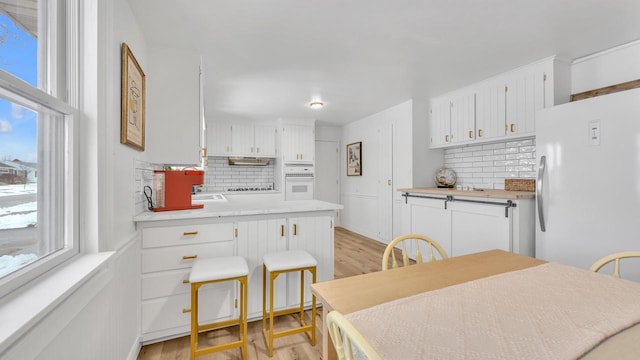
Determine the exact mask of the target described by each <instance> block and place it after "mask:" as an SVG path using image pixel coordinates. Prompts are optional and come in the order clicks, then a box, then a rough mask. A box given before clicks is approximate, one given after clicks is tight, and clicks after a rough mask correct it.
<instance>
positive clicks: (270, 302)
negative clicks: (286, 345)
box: [269, 272, 279, 357]
mask: <svg viewBox="0 0 640 360" xmlns="http://www.w3.org/2000/svg"><path fill="white" fill-rule="evenodd" d="M278 274H279V273H278V272H275V273H269V279H270V281H269V357H271V356H273V297H274V291H273V285H274V282H275V279H276V277H277V276H278Z"/></svg>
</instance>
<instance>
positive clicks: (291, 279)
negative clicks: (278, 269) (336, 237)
mask: <svg viewBox="0 0 640 360" xmlns="http://www.w3.org/2000/svg"><path fill="white" fill-rule="evenodd" d="M289 249H290V250H306V251H307V252H308V253H309V254H311V256H313V257H314V258H315V259H316V260H317V261H318V266H317V267H316V282H320V281H326V280H331V279H333V267H334V264H333V217H332V216H316V217H291V218H289ZM304 281H305V293H304V299H305V304H307V305H311V290H310V289H309V284H311V274H310V273H309V272H308V271H305V280H304ZM287 282H288V286H287V299H288V300H287V304H288V306H296V305H298V304H300V274H299V273H290V274H288V275H287ZM318 303H319V301H318Z"/></svg>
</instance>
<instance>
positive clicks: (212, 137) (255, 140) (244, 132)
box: [207, 121, 277, 157]
mask: <svg viewBox="0 0 640 360" xmlns="http://www.w3.org/2000/svg"><path fill="white" fill-rule="evenodd" d="M276 129H277V128H276V126H275V125H268V124H258V123H255V124H254V123H241V122H237V123H228V122H224V121H215V122H212V123H209V124H208V125H207V141H208V145H209V146H208V147H209V155H210V156H251V157H275V156H276Z"/></svg>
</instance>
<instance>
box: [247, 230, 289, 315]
mask: <svg viewBox="0 0 640 360" xmlns="http://www.w3.org/2000/svg"><path fill="white" fill-rule="evenodd" d="M237 229H238V241H237V244H238V255H239V256H242V257H244V258H245V259H246V260H247V265H249V291H248V304H247V307H248V310H247V314H248V316H249V318H255V317H261V316H262V257H263V256H264V254H266V253H268V252H278V251H285V250H287V233H286V220H285V219H284V218H282V219H269V220H254V221H239V222H238V224H237ZM256 239H260V240H259V241H256ZM250 244H253V245H250ZM267 279H268V278H267ZM268 284H269V282H268V280H267V286H269V285H268ZM275 290H276V291H275V293H274V294H275V298H274V309H282V308H284V307H285V306H286V300H287V299H286V293H287V279H286V276H279V277H278V278H277V279H276V282H275ZM268 301H269V300H268V299H267V306H268Z"/></svg>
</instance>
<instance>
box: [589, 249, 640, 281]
mask: <svg viewBox="0 0 640 360" xmlns="http://www.w3.org/2000/svg"><path fill="white" fill-rule="evenodd" d="M626 258H640V251H622V252H617V253H613V254H611V255H607V256H605V257H603V258H601V259H599V260H597V261H596V262H594V263H593V265H591V267H590V268H589V270H591V271H593V272H597V271H598V270H600V269H601V268H602V267H604V266H605V265H607V264H608V263H610V262H612V261H614V262H615V263H614V265H613V276H615V277H617V278H620V259H626Z"/></svg>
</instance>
